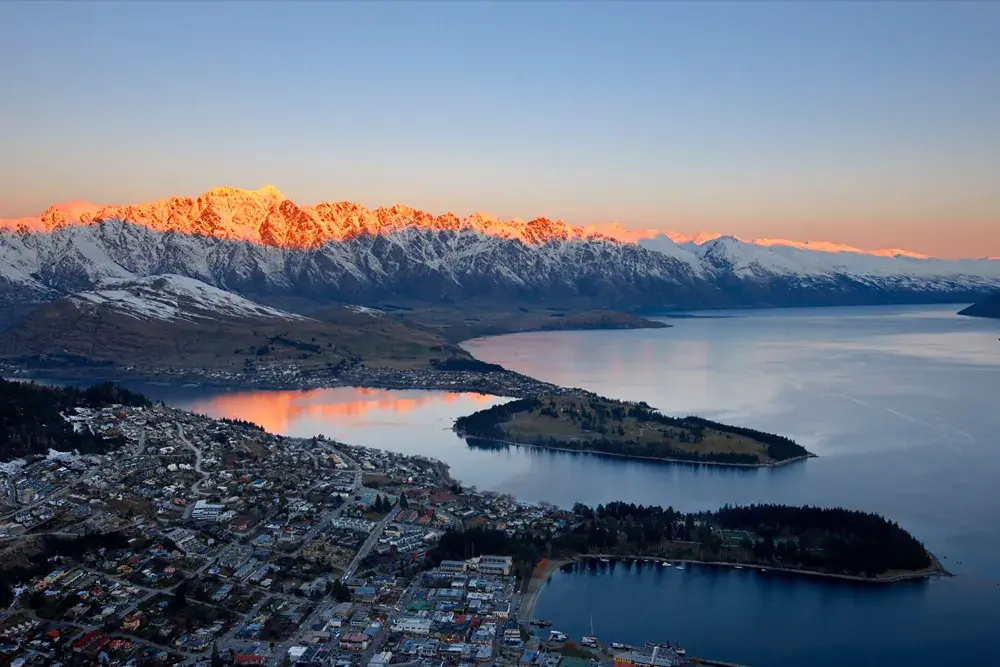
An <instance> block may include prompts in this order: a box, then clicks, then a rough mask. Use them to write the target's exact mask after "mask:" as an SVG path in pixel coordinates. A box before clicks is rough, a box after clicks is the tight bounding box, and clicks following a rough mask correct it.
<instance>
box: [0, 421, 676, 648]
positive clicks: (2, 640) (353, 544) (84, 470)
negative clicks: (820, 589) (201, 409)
mask: <svg viewBox="0 0 1000 667" xmlns="http://www.w3.org/2000/svg"><path fill="white" fill-rule="evenodd" d="M63 418H64V419H66V420H67V421H68V422H69V423H70V424H71V425H72V428H73V429H74V430H90V431H91V432H93V433H99V434H104V435H106V436H109V437H117V438H119V441H120V442H121V441H123V442H125V443H126V444H125V445H124V446H122V447H119V448H118V449H115V450H113V451H111V452H109V453H107V454H90V455H78V454H60V453H56V452H50V454H49V456H47V457H44V458H39V457H35V458H36V460H20V461H14V462H8V463H5V464H2V471H0V480H2V482H3V487H4V492H3V494H2V495H0V563H2V564H3V581H2V582H0V596H2V599H0V605H2V607H3V608H4V611H3V612H2V615H0V656H2V658H3V660H4V661H5V663H7V664H11V665H14V666H15V667H24V666H26V665H36V664H37V665H51V664H59V665H78V664H93V663H94V662H95V661H96V662H97V663H98V664H107V665H116V666H117V665H124V666H127V667H138V666H139V665H146V664H149V665H179V664H184V665H194V664H204V665H213V666H215V665H222V664H235V665H292V664H294V665H321V666H330V667H390V666H391V665H404V664H405V665H407V667H415V666H417V665H420V666H421V667H443V666H444V665H449V666H451V665H456V666H457V665H470V666H471V665H521V666H523V667H533V666H535V665H542V666H544V667H559V666H560V665H561V666H563V667H590V666H592V665H593V666H595V667H596V665H599V664H604V665H610V664H611V662H612V661H615V663H616V664H618V665H619V667H622V666H624V665H640V666H641V665H650V666H655V667H669V666H671V665H675V664H676V665H681V664H687V663H686V661H685V659H684V658H683V657H682V652H678V651H677V650H675V649H670V648H668V647H651V648H642V649H633V650H631V651H628V650H618V651H617V652H616V653H615V654H614V655H612V653H605V652H604V650H603V647H601V646H600V645H599V642H598V641H597V640H595V639H593V638H587V641H586V642H585V645H584V646H578V645H576V644H575V643H574V642H568V641H567V638H566V636H565V635H563V634H562V633H559V632H558V631H547V630H542V629H539V624H538V623H536V624H534V625H532V624H531V623H530V621H531V620H532V619H531V617H530V614H531V611H532V610H531V607H532V600H533V597H532V595H531V594H530V593H527V591H528V589H529V588H530V585H529V584H530V581H531V580H532V572H531V570H530V569H529V570H528V571H527V572H523V571H522V572H518V571H517V564H516V563H515V562H514V560H513V559H512V558H511V557H510V556H498V555H491V554H468V557H467V558H464V559H458V560H455V559H440V560H438V562H434V559H433V558H432V554H433V552H434V550H435V548H436V546H437V545H438V544H439V542H440V541H441V540H442V538H443V536H445V535H447V534H453V533H455V532H456V531H461V530H465V529H469V528H475V527H479V528H490V529H496V530H501V531H503V532H504V533H505V534H507V535H510V536H516V535H519V534H522V533H524V532H526V531H532V530H533V531H538V530H543V531H549V532H550V533H551V532H558V531H561V530H564V529H566V528H567V527H568V524H569V523H570V522H571V521H572V520H573V517H572V514H571V513H570V512H567V511H566V510H561V509H559V508H556V507H553V506H536V505H530V504H525V503H520V502H517V501H516V500H515V499H514V498H512V497H510V496H505V495H501V494H496V493H489V492H476V491H474V490H470V489H463V488H462V487H461V486H460V485H459V484H458V483H457V482H456V481H455V480H452V479H451V478H450V477H449V475H448V469H447V466H445V465H444V464H443V463H441V462H440V461H436V460H433V459H430V458H425V457H420V456H404V455H401V454H396V453H392V452H388V451H383V450H377V449H369V448H362V447H356V446H350V445H347V444H344V443H339V442H333V441H329V440H326V439H324V438H322V437H317V438H310V439H295V438H286V437H281V436H276V435H272V434H269V433H266V432H265V431H263V430H262V429H260V428H259V427H257V426H255V425H253V424H251V423H248V422H239V421H232V420H215V419H211V418H208V417H204V416H200V415H196V414H192V413H189V412H185V411H182V410H178V409H174V408H169V407H165V406H163V405H152V406H150V407H136V406H122V405H111V406H108V407H104V408H100V409H92V408H79V407H78V408H74V409H73V410H72V411H70V412H69V413H67V414H64V415H63ZM518 575H520V576H518ZM536 583H537V582H536ZM536 592H537V591H536ZM539 633H540V634H539ZM619 648H620V649H624V648H625V647H619Z"/></svg>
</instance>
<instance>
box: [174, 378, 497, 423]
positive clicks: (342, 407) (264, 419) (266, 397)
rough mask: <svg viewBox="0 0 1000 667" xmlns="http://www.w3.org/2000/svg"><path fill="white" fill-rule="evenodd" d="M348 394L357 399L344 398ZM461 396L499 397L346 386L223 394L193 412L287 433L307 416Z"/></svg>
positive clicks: (407, 408) (404, 407)
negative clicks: (404, 392) (406, 393)
mask: <svg viewBox="0 0 1000 667" xmlns="http://www.w3.org/2000/svg"><path fill="white" fill-rule="evenodd" d="M346 391H350V392H351V394H353V396H355V397H357V398H356V399H353V400H352V399H351V398H346V399H345V397H342V396H340V394H343V393H345V392H346ZM460 397H467V398H471V399H472V400H473V401H475V402H476V403H486V402H489V401H491V400H493V399H494V398H495V397H493V396H490V395H488V394H477V393H473V392H428V393H427V395H425V396H413V397H400V396H397V395H396V392H393V391H387V390H384V389H367V388H362V387H343V388H335V389H310V390H306V391H297V390H290V391H249V392H240V393H233V394H220V395H218V396H213V397H212V398H208V399H205V400H201V401H198V402H197V403H195V404H194V405H193V406H191V409H192V410H194V411H195V412H201V413H205V414H209V415H212V416H215V417H228V418H230V419H242V420H245V421H250V422H253V423H255V424H258V425H259V426H262V427H263V428H264V429H265V430H267V431H268V432H270V433H278V434H287V433H288V431H289V427H290V426H291V424H292V423H294V422H295V421H298V420H300V419H303V418H307V417H314V418H337V417H359V416H362V415H364V414H366V413H369V412H392V413H396V414H402V413H407V412H412V411H413V410H415V409H417V408H419V407H422V406H425V405H429V404H433V403H454V402H455V401H456V400H457V399H459V398H460Z"/></svg>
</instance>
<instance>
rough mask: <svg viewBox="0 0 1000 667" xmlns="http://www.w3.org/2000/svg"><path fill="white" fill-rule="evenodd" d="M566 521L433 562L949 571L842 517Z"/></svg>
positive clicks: (842, 513)
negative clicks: (498, 558) (602, 560)
mask: <svg viewBox="0 0 1000 667" xmlns="http://www.w3.org/2000/svg"><path fill="white" fill-rule="evenodd" d="M567 519H568V520H567V525H568V527H567V528H566V529H565V530H563V531H552V530H551V529H549V528H545V529H539V530H536V531H534V532H529V533H527V534H524V535H518V536H515V537H511V536H509V535H508V534H507V533H505V532H502V531H489V530H482V529H471V530H466V531H463V532H449V533H447V534H446V535H444V536H443V537H442V538H441V541H440V543H439V544H438V546H437V548H436V549H435V551H434V552H433V553H432V554H431V556H432V558H437V559H440V558H449V559H454V558H468V557H469V554H478V553H496V554H501V555H509V556H512V557H514V558H515V560H516V561H517V563H518V569H519V571H521V572H529V573H530V572H531V569H532V568H533V567H534V565H535V564H536V563H537V562H538V561H539V560H541V559H543V558H545V559H556V560H560V559H572V558H579V557H581V556H587V555H589V556H591V557H596V556H609V557H612V558H621V559H633V560H634V559H636V558H642V559H663V560H671V561H680V560H686V561H696V562H705V563H718V564H732V565H741V566H747V567H758V568H771V569H775V570H790V571H798V572H803V573H808V574H815V575H824V576H831V577H849V578H858V579H862V580H871V581H877V582H887V581H896V580H901V579H909V578H915V577H922V576H928V575H932V574H938V573H940V572H942V570H941V567H940V565H939V564H938V563H937V562H936V561H935V560H934V559H933V558H932V557H931V555H930V554H929V553H928V552H927V551H926V550H925V549H924V546H923V545H922V544H921V543H920V542H919V541H918V540H917V539H916V538H915V537H913V535H911V534H910V533H909V532H907V531H906V530H904V529H903V528H901V527H900V526H899V525H898V524H897V523H895V522H893V521H889V520H887V519H885V518H884V517H882V516H879V515H878V514H871V513H868V512H858V511H853V510H847V509H843V508H820V507H809V506H806V507H791V506H786V505H748V506H738V507H733V506H729V505H727V506H725V507H723V508H721V509H719V510H717V511H715V512H701V513H692V514H685V513H682V512H679V511H677V510H675V509H673V508H672V507H667V508H663V507H656V506H643V505H634V504H632V503H623V502H612V503H608V504H607V505H598V506H597V507H588V506H586V505H583V504H579V503H578V504H576V505H575V506H574V507H573V509H572V511H571V512H569V516H568V517H567Z"/></svg>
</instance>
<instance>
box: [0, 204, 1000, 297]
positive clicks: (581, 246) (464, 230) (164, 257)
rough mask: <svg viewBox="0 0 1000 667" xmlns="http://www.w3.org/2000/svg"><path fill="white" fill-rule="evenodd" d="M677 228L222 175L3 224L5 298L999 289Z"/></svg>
mask: <svg viewBox="0 0 1000 667" xmlns="http://www.w3.org/2000/svg"><path fill="white" fill-rule="evenodd" d="M677 238H680V237H677ZM706 238H708V237H706ZM682 240H683V242H682V243H676V242H675V241H674V240H671V238H670V236H668V235H659V236H653V237H651V238H645V237H644V238H638V240H637V242H634V243H633V242H623V241H617V240H614V239H611V238H608V237H607V236H604V235H602V234H600V233H597V231H596V230H595V228H587V229H585V228H578V227H572V226H570V225H567V224H565V223H563V222H561V221H552V220H548V219H546V218H537V219H534V220H530V221H527V222H525V221H521V220H510V221H503V220H499V219H497V218H493V217H491V216H489V215H486V214H483V213H477V214H474V215H471V216H469V217H468V218H465V219H459V218H458V217H457V216H454V215H452V214H450V213H448V214H444V215H440V216H433V215H431V214H429V213H426V212H424V211H419V210H415V209H412V208H409V207H406V206H393V207H388V208H378V209H375V210H368V209H366V208H364V207H363V206H360V205H358V204H354V203H351V202H335V203H322V204H318V205H316V206H312V207H306V206H298V205H297V204H295V203H294V202H292V201H291V200H289V199H287V198H285V197H284V196H283V195H282V194H281V193H280V192H279V191H278V190H277V189H275V188H273V187H270V186H267V187H265V188H261V189H260V190H239V189H236V188H230V187H223V188H216V189H214V190H210V191H209V192H206V193H205V194H203V195H201V196H200V197H197V198H184V197H171V198H169V199H165V200H161V201H158V202H153V203H151V204H142V205H136V206H111V207H108V206H105V207H97V206H95V205H91V204H84V203H77V204H75V205H73V206H62V207H59V206H55V207H51V208H50V209H49V210H47V211H46V212H45V213H44V214H42V215H41V216H38V217H37V218H26V219H21V220H14V221H10V220H8V221H5V222H2V224H0V305H10V304H19V303H21V304H24V303H38V302H47V301H52V300H54V299H56V298H58V297H59V296H61V295H65V294H70V293H75V292H79V291H85V290H94V289H97V288H98V287H99V286H101V285H103V284H105V283H106V282H107V281H109V280H118V281H122V280H125V281H130V280H135V279H137V278H142V277H146V276H153V275H161V274H167V273H170V274H177V275H181V276H186V277H189V278H194V279H196V280H199V281H202V282H204V283H206V284H208V285H212V286H215V287H218V288H220V289H224V290H227V291H234V292H238V293H240V294H242V295H244V296H247V297H249V298H252V299H255V300H258V301H260V300H264V301H266V302H268V303H282V302H285V300H289V299H298V300H306V301H308V302H312V303H318V304H330V303H361V304H380V303H381V304H396V303H414V302H415V303H421V304H455V303H459V302H468V301H473V302H481V303H487V304H496V303H508V304H515V303H518V304H520V303H526V304H543V305H558V306H574V307H580V306H585V307H588V308H594V307H598V308H711V307H724V306H757V305H772V306H781V305H832V304H862V303H893V302H916V301H948V300H975V299H976V298H978V297H979V296H980V295H982V294H985V293H988V292H990V291H994V290H996V289H1000V261H990V260H961V261H943V260H933V259H923V258H918V257H913V256H879V255H873V254H867V253H862V252H853V251H851V250H852V249H846V247H841V246H838V247H833V246H829V247H828V246H827V245H822V244H821V245H820V246H817V247H822V248H823V249H822V250H814V249H812V248H811V247H809V246H807V245H806V244H788V243H786V242H775V241H766V242H761V243H748V242H744V241H740V240H737V239H735V238H732V237H725V236H723V237H717V238H709V239H708V240H702V239H698V241H702V242H701V243H696V242H695V241H692V240H687V239H682ZM831 249H836V250H838V252H830V251H829V250H831Z"/></svg>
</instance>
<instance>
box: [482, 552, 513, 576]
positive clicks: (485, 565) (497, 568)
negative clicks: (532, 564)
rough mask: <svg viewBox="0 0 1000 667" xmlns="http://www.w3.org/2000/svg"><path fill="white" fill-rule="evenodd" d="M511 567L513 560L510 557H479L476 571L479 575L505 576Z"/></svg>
mask: <svg viewBox="0 0 1000 667" xmlns="http://www.w3.org/2000/svg"><path fill="white" fill-rule="evenodd" d="M513 565H514V559H513V558H511V557H510V556H480V557H479V564H478V566H477V569H478V570H479V572H480V573H481V574H496V575H503V576H507V575H509V574H510V570H511V567H513Z"/></svg>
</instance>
